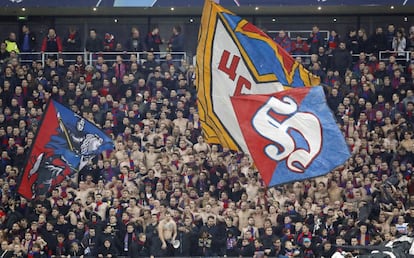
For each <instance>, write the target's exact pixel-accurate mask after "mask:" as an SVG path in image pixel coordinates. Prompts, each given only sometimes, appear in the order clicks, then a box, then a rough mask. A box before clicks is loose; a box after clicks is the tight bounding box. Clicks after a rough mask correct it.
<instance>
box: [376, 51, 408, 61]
mask: <svg viewBox="0 0 414 258" xmlns="http://www.w3.org/2000/svg"><path fill="white" fill-rule="evenodd" d="M390 56H395V59H396V60H397V61H406V62H408V61H410V56H411V51H380V52H379V60H381V61H388V60H389V59H390Z"/></svg>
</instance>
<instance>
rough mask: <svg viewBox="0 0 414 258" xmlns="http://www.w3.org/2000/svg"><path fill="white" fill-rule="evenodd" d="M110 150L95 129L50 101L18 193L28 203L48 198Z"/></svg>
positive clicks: (83, 119) (74, 114) (100, 133)
mask: <svg viewBox="0 0 414 258" xmlns="http://www.w3.org/2000/svg"><path fill="white" fill-rule="evenodd" d="M113 148H114V144H113V142H112V139H111V138H110V137H108V136H107V135H106V134H105V133H104V132H103V131H101V130H100V129H99V128H98V127H97V126H96V125H94V124H93V123H91V122H89V121H87V120H86V119H85V118H83V117H81V116H79V115H77V114H76V113H74V112H73V111H71V110H70V109H68V108H66V107H64V106H63V105H61V104H59V103H58V102H56V101H54V100H51V101H50V102H49V104H48V106H47V108H46V110H45V113H44V115H43V118H42V122H41V125H40V126H39V128H38V132H37V134H36V137H35V140H34V142H33V146H32V148H31V150H30V153H29V155H28V159H27V162H26V166H25V167H24V169H23V174H22V176H21V178H20V183H19V187H18V193H19V194H20V195H22V196H23V197H25V198H27V199H32V198H35V197H37V196H38V195H42V194H47V193H48V192H49V191H51V190H52V189H53V188H55V187H56V186H57V185H58V184H59V183H60V182H62V181H63V180H64V179H66V178H70V177H72V176H74V175H75V174H76V173H77V172H79V171H80V170H81V169H82V168H83V167H84V166H85V165H86V164H87V163H88V162H90V161H91V160H92V159H93V158H95V157H96V156H97V155H99V154H101V153H102V152H103V151H105V150H111V149H113Z"/></svg>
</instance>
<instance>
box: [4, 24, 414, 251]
mask: <svg viewBox="0 0 414 258" xmlns="http://www.w3.org/2000/svg"><path fill="white" fill-rule="evenodd" d="M157 33H159V32H158V30H157V28H155V29H154V30H153V31H152V32H150V33H149V34H148V35H147V36H146V37H142V36H140V32H139V30H138V29H137V28H132V30H131V38H130V40H128V41H127V42H125V43H123V44H121V43H120V42H117V43H116V44H115V42H113V44H112V43H111V38H112V39H113V37H111V35H105V37H104V40H103V39H100V37H99V36H98V35H97V33H96V31H95V30H93V29H91V30H90V37H89V38H88V39H87V40H86V51H90V52H96V56H95V60H94V64H93V65H87V64H86V62H85V60H83V56H81V55H80V56H78V57H77V58H76V61H75V62H66V61H65V54H64V51H75V50H79V48H80V38H79V36H78V35H77V33H76V30H75V29H74V28H70V29H69V34H68V36H67V37H66V36H63V37H62V38H60V37H59V36H57V33H56V31H55V30H54V29H50V30H49V31H48V35H47V36H46V37H45V38H44V39H40V40H38V39H36V38H35V37H34V36H33V35H32V34H31V31H30V29H29V26H27V25H25V26H23V28H22V33H21V36H20V37H19V39H17V37H16V34H15V33H10V36H9V38H8V39H6V40H5V41H4V42H3V43H2V44H1V48H0V60H1V61H2V63H3V65H2V70H1V77H0V110H1V112H0V146H1V157H0V187H1V199H0V206H1V208H0V222H1V224H0V243H1V250H0V255H1V257H4V258H6V257H30V258H32V257H69V256H71V257H73V256H75V257H77V256H79V257H80V256H85V257H86V256H90V257H117V256H127V257H149V256H154V257H158V256H183V257H189V256H224V255H226V256H228V257H252V256H255V257H263V256H269V257H289V258H291V257H306V258H311V257H331V256H332V255H333V254H334V253H336V252H338V253H341V254H344V256H346V257H353V256H356V255H361V254H367V253H369V252H370V249H369V247H370V246H378V245H381V244H384V243H387V242H388V241H391V240H393V239H396V238H398V237H400V236H403V235H407V236H413V222H414V177H413V176H412V170H413V155H414V153H413V151H414V139H413V134H414V127H413V126H414V88H413V81H414V69H413V68H414V52H412V54H411V58H410V60H409V61H408V62H407V61H406V60H404V61H401V60H400V59H399V55H400V53H403V52H402V51H414V49H413V48H414V28H411V29H409V30H408V33H409V35H406V32H405V30H404V29H402V28H399V29H397V28H395V27H394V25H392V24H390V25H387V27H386V28H385V29H384V31H383V29H382V28H377V29H376V31H375V33H374V34H373V35H367V33H366V32H365V31H364V30H363V29H359V30H358V31H357V30H351V31H350V33H349V35H346V36H345V37H342V38H341V37H339V35H337V34H336V33H335V31H332V32H331V34H330V36H329V38H328V40H325V39H324V38H323V37H322V36H321V33H320V32H319V28H318V27H317V26H314V27H313V29H312V33H311V35H310V37H309V38H308V39H306V41H305V40H302V39H301V38H300V37H298V38H296V40H291V39H289V38H288V37H287V36H286V33H285V32H284V31H281V32H280V33H279V34H278V36H277V37H276V38H275V41H276V42H278V43H279V44H281V45H282V46H283V47H284V48H285V49H286V50H287V51H288V52H289V53H291V54H294V55H302V54H311V57H310V59H309V60H307V62H304V63H309V64H307V68H308V69H309V70H310V71H312V72H313V73H314V74H316V75H319V76H321V82H322V84H323V85H324V88H325V91H326V98H327V102H328V104H329V107H330V108H331V109H332V112H333V114H334V115H335V117H336V119H337V123H338V126H339V127H340V128H341V131H342V132H343V135H344V137H345V138H346V141H347V144H348V146H349V149H350V152H351V153H352V158H350V159H349V160H348V161H347V162H346V164H344V165H343V166H340V167H339V168H337V169H335V170H333V171H332V172H330V173H329V174H327V175H326V176H322V177H318V178H314V179H308V180H304V181H301V182H294V183H291V184H286V185H282V186H279V187H271V188H266V187H265V186H264V185H263V182H262V180H261V178H260V175H259V174H258V172H257V170H256V169H255V166H254V165H253V163H252V160H251V157H250V156H249V155H247V154H245V153H241V152H234V151H231V150H229V149H226V148H223V147H222V146H220V145H216V144H208V143H206V142H205V141H204V138H203V134H202V130H201V124H200V120H199V115H198V113H197V98H196V88H195V85H194V83H195V71H194V66H193V65H191V64H189V63H188V62H187V60H185V59H183V60H181V59H180V57H179V56H178V58H177V56H174V55H172V54H171V53H167V54H166V56H165V57H164V56H162V57H160V56H158V55H156V54H154V53H152V51H155V52H158V51H159V45H160V44H163V43H164V42H163V41H162V40H161V39H159V38H157V37H156V36H155V35H157ZM152 36H154V37H152ZM141 39H142V40H141ZM183 40H184V39H183V35H182V34H181V29H180V27H179V26H174V29H173V36H172V38H171V39H170V41H169V43H165V44H169V50H171V51H174V52H176V51H182V50H183V49H182V48H181V46H182V43H183ZM39 49H40V50H41V51H45V52H49V51H52V52H63V53H61V54H59V55H51V56H49V58H48V59H47V61H46V64H45V65H43V64H42V63H41V62H38V61H33V62H30V63H24V62H21V61H20V58H22V59H23V57H22V56H24V57H25V58H24V59H25V60H27V59H28V58H29V59H30V58H31V54H30V53H31V52H33V51H37V50H39ZM108 49H111V50H112V49H118V50H120V51H125V50H127V51H147V53H146V54H145V58H144V59H143V60H138V59H137V56H136V55H126V54H125V53H124V52H120V53H119V54H118V55H115V58H114V59H115V61H110V62H109V61H107V59H108V55H106V54H105V53H104V52H101V51H104V50H108ZM386 50H389V51H396V52H393V53H391V52H390V54H389V58H388V59H387V60H386V61H381V60H379V59H378V53H379V51H386ZM296 60H297V61H299V62H303V61H304V60H303V58H301V57H300V56H299V57H296ZM49 99H54V100H56V101H58V102H60V103H62V104H64V105H65V106H68V107H70V108H71V109H72V110H73V111H74V112H76V113H79V114H80V115H82V116H83V117H85V118H86V119H87V120H89V121H90V122H92V123H94V124H96V125H97V126H98V127H100V128H101V129H102V130H103V131H105V132H106V133H107V134H108V135H110V136H111V137H112V138H113V139H114V143H115V149H114V150H113V151H107V152H105V153H102V155H100V156H99V157H97V158H96V159H95V160H94V161H93V162H91V163H90V164H88V165H87V166H85V167H84V168H83V169H82V170H81V171H79V173H78V176H77V178H67V179H65V180H64V181H63V182H62V183H61V184H60V185H59V187H57V188H56V189H53V190H52V192H51V193H50V194H48V195H40V196H36V198H35V199H34V200H27V199H25V198H22V197H20V196H19V195H18V194H17V187H18V178H19V175H20V174H21V173H22V172H21V171H22V169H23V168H24V166H25V158H26V156H27V154H28V152H29V151H30V148H31V146H32V145H33V144H34V142H35V135H36V131H37V130H38V128H39V126H40V124H39V123H40V120H41V117H42V114H43V113H44V108H45V104H46V103H47V102H48V100H49ZM332 144H335V143H332ZM281 176H282V175H281ZM175 240H179V242H180V243H179V244H177V243H176V241H175Z"/></svg>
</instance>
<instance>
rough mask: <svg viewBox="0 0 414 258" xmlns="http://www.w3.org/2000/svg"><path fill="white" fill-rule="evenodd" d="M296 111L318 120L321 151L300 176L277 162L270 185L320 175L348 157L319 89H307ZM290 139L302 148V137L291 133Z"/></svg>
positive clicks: (282, 163) (321, 91) (347, 150)
mask: <svg viewBox="0 0 414 258" xmlns="http://www.w3.org/2000/svg"><path fill="white" fill-rule="evenodd" d="M298 111H299V112H305V113H311V114H314V115H315V116H316V117H317V118H318V119H319V121H320V124H321V125H322V139H323V141H322V148H321V151H320V153H319V154H318V155H317V157H316V158H315V159H314V160H313V161H312V163H311V164H310V166H309V167H308V168H307V169H306V170H305V172H304V173H292V171H290V170H289V169H288V167H287V165H286V161H282V162H279V163H278V165H277V167H276V168H275V169H274V171H273V176H272V179H271V181H270V183H269V185H270V186H272V185H279V184H283V183H287V182H292V181H299V180H304V179H307V178H312V177H317V176H322V175H324V174H326V173H327V172H329V171H331V170H333V169H334V168H336V167H338V166H340V165H342V164H343V163H344V162H345V161H346V160H347V159H348V158H349V157H350V153H349V149H348V146H347V144H346V142H345V139H344V137H343V136H342V133H341V131H340V130H339V128H338V125H337V124H336V122H335V119H334V117H333V115H332V112H331V110H330V109H329V107H328V105H327V104H326V100H325V94H324V92H323V88H322V87H314V88H311V90H310V91H309V93H308V95H307V96H306V97H305V98H304V99H303V100H302V103H301V104H300V105H299V109H298ZM304 122H305V121H304ZM291 136H292V137H293V138H294V139H295V141H297V143H298V145H302V146H300V147H304V148H305V149H306V147H305V146H306V143H305V142H304V140H303V138H301V137H300V136H295V134H294V133H292V134H291ZM298 147H299V146H298Z"/></svg>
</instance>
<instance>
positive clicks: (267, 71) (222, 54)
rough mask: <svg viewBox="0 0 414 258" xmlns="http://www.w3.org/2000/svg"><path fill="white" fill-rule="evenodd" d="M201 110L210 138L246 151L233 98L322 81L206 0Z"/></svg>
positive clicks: (202, 28)
mask: <svg viewBox="0 0 414 258" xmlns="http://www.w3.org/2000/svg"><path fill="white" fill-rule="evenodd" d="M196 79H197V96H198V103H199V105H198V111H199V114H200V119H201V121H202V127H203V131H204V134H205V137H206V140H207V142H209V143H219V144H221V145H223V146H225V147H228V148H230V149H232V150H243V151H245V152H247V144H246V142H245V140H244V138H243V135H242V132H241V129H240V127H239V126H238V124H237V118H236V114H235V112H234V110H233V109H232V108H231V100H230V97H231V96H235V95H240V94H267V93H273V92H277V91H281V90H284V89H285V88H286V87H304V86H305V85H306V86H315V85H319V82H320V80H319V77H316V76H313V75H312V74H311V73H309V72H308V71H306V70H305V69H304V68H303V66H302V65H301V64H299V63H298V62H295V60H294V59H293V58H292V57H291V56H290V55H289V54H288V53H287V52H286V51H285V50H284V49H283V48H281V47H280V46H279V45H277V44H276V43H275V42H274V41H273V40H272V39H271V38H270V37H269V36H268V35H266V34H265V33H264V32H262V31H261V30H259V29H258V28H256V27H255V26H253V25H252V24H251V23H249V22H248V21H246V20H244V19H242V18H240V17H238V16H236V15H235V14H233V13H231V12H230V11H228V10H226V9H224V8H223V7H221V6H220V5H218V4H216V3H214V2H213V1H210V0H207V1H205V5H204V9H203V15H202V20H201V25H200V31H199V39H198V47H197V76H196Z"/></svg>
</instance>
